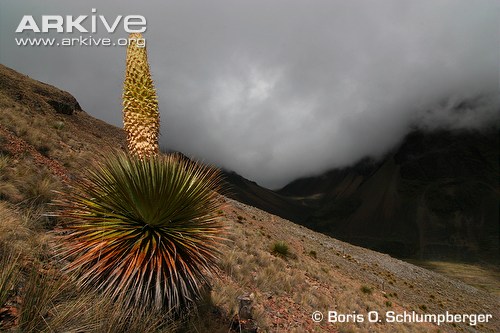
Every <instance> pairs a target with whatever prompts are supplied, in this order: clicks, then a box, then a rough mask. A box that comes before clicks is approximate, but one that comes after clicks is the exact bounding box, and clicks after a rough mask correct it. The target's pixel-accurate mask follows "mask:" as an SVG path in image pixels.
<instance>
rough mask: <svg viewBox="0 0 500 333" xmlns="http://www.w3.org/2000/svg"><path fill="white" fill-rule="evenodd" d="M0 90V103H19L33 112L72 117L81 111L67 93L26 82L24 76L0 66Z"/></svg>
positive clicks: (48, 86) (45, 85)
mask: <svg viewBox="0 0 500 333" xmlns="http://www.w3.org/2000/svg"><path fill="white" fill-rule="evenodd" d="M0 88H1V89H0V90H1V93H2V94H3V95H4V96H3V97H4V98H2V101H1V103H2V104H4V106H7V107H8V106H9V105H8V102H9V101H8V100H9V99H10V102H11V103H13V104H14V103H19V104H21V105H23V106H26V107H28V108H29V109H30V110H32V111H34V112H42V113H47V112H56V113H61V114H66V115H72V114H74V113H75V112H78V111H81V110H82V108H81V107H80V104H78V101H77V100H76V99H75V98H74V97H73V96H72V95H71V94H70V93H68V92H66V91H63V90H60V89H57V88H55V87H53V86H51V85H48V84H45V83H42V82H39V81H35V80H26V75H23V74H20V73H18V72H16V71H15V70H13V69H10V68H8V67H5V66H4V65H1V64H0Z"/></svg>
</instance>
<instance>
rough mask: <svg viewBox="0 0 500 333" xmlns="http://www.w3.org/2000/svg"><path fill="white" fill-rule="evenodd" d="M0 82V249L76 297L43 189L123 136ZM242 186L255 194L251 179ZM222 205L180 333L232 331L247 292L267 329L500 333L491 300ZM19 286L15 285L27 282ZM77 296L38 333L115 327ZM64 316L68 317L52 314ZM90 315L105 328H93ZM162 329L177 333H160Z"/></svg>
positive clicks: (56, 308)
mask: <svg viewBox="0 0 500 333" xmlns="http://www.w3.org/2000/svg"><path fill="white" fill-rule="evenodd" d="M2 76H4V77H5V76H8V77H9V79H8V80H6V79H3V80H2V79H0V82H2V85H1V86H0V96H1V98H0V129H1V131H0V176H1V177H0V231H1V232H0V243H1V244H0V245H2V246H4V245H5V244H9V246H10V247H13V248H15V249H16V250H17V249H19V250H21V254H22V261H21V262H22V263H23V265H25V267H23V269H24V271H28V272H29V269H32V268H31V267H32V263H33V262H34V261H36V260H41V261H42V262H43V270H42V271H40V272H38V273H39V274H42V275H45V276H47V275H48V278H49V279H48V281H50V284H48V285H46V288H47V289H50V286H52V285H54V286H55V289H57V288H58V286H61V284H64V285H66V286H67V285H69V287H70V288H73V285H72V284H71V282H70V281H68V280H66V279H64V277H63V276H61V275H60V273H58V272H59V271H58V269H57V268H58V267H59V266H60V263H59V262H58V261H57V258H56V257H53V256H52V254H53V252H52V251H53V247H54V246H55V244H54V243H55V239H54V238H53V237H54V235H53V233H51V232H50V231H51V230H52V228H53V227H54V223H55V222H54V221H52V220H50V219H49V218H47V216H46V215H44V214H45V212H46V211H47V210H48V209H50V206H47V203H48V201H49V200H50V198H51V197H50V196H49V194H50V195H52V192H51V191H47V190H46V189H47V188H46V186H49V190H50V189H52V188H54V189H58V188H61V187H62V186H64V181H65V177H67V178H73V177H80V176H81V171H82V170H83V169H85V168H87V167H88V166H89V165H90V164H91V163H92V162H93V161H94V160H96V159H98V158H99V156H100V154H101V153H100V152H102V151H103V149H123V139H124V135H123V132H122V130H121V129H118V128H116V127H113V126H111V125H108V124H105V123H103V122H101V121H99V120H96V119H94V118H92V117H90V116H89V115H87V114H86V113H85V112H84V111H79V110H76V108H75V109H74V110H75V111H74V112H73V113H72V114H61V113H59V112H58V111H57V109H54V108H53V107H51V105H50V104H48V103H47V104H43V103H42V102H40V108H39V109H37V108H36V107H34V106H33V104H23V103H21V102H20V101H19V100H16V99H13V98H12V96H15V94H16V89H19V92H18V93H19V94H22V95H23V96H26V97H24V98H25V99H27V100H30V101H31V100H36V99H37V98H42V97H39V96H38V95H39V93H35V92H33V90H32V88H33V87H34V86H38V85H39V84H40V83H38V82H36V81H34V80H31V79H29V78H27V77H26V76H23V75H21V74H19V73H16V72H14V71H12V70H9V69H7V68H5V67H0V77H2ZM15 80H19V81H20V83H22V86H21V88H16V89H14V88H12V87H9V84H10V82H15ZM42 86H43V85H42ZM6 87H7V89H6ZM47 87H49V88H50V90H51V91H48V90H46V91H45V92H46V94H47V95H44V96H46V97H47V98H50V99H51V100H55V99H56V98H58V96H67V93H64V92H62V91H60V90H58V89H56V88H54V87H50V86H47ZM12 92H14V95H13V94H12ZM72 105H73V106H74V105H76V104H72ZM117 112H118V111H117ZM2 163H3V164H2ZM55 165H57V167H54V166H55ZM389 167H392V166H389ZM381 168H382V167H379V169H381ZM377 170H378V169H377ZM354 183H356V182H354ZM26 184H27V185H28V186H25V185H26ZM244 184H247V185H248V186H249V187H251V186H253V185H252V183H251V182H248V183H246V182H245V183H244ZM9 185H12V186H13V188H14V189H12V186H10V187H9ZM9 188H10V189H9ZM7 189H9V191H7ZM33 189H36V190H37V191H33ZM14 190H15V191H17V192H15V191H14ZM2 191H4V192H2ZM245 191H247V192H245V193H246V194H245V195H247V196H249V194H248V193H253V195H254V196H255V197H256V198H257V199H259V200H260V198H259V197H260V195H261V194H262V193H263V192H259V191H257V192H248V191H249V190H248V189H246V190H245ZM252 191H253V190H252ZM42 194H45V196H46V197H45V198H44V197H43V195H42ZM262 195H263V196H264V197H265V196H266V195H269V196H270V197H272V196H273V194H262ZM42 198H43V199H44V200H43V201H41V199H42ZM277 198H281V197H277ZM221 200H222V201H223V202H224V208H223V210H222V211H221V212H220V214H221V219H222V220H223V221H224V223H225V224H226V225H227V227H228V232H229V234H228V237H229V240H228V242H227V247H225V248H224V249H222V252H223V254H222V256H221V258H220V272H219V274H218V275H216V276H211V277H210V280H211V282H212V290H211V291H210V293H209V295H208V296H207V298H206V299H205V300H204V301H205V303H204V306H202V307H201V308H200V310H199V311H200V312H199V314H198V315H196V314H194V315H192V316H191V317H190V318H189V320H187V321H186V322H185V323H184V324H183V325H184V326H183V327H182V328H181V330H180V331H179V332H231V331H232V332H236V331H234V330H231V327H232V325H233V323H234V321H233V319H234V318H235V308H237V299H236V298H237V296H239V295H241V294H243V293H249V294H252V296H253V304H254V318H255V320H256V322H257V323H258V325H259V327H260V331H263V332H300V333H302V332H349V331H350V332H368V331H369V332H443V331H444V332H466V331H470V330H471V329H477V330H479V331H481V332H498V331H500V322H499V320H498V318H499V316H500V312H499V309H500V302H499V298H498V297H497V296H494V295H491V294H490V293H487V292H485V291H482V290H479V289H476V288H473V287H471V286H469V285H466V284H464V283H462V282H458V281H455V280H451V279H449V278H446V277H444V276H442V275H440V274H436V273H433V272H430V271H428V270H425V269H422V268H418V267H416V266H413V265H411V264H408V263H405V262H402V261H400V260H397V259H394V258H391V257H390V256H388V255H384V254H381V253H377V252H374V251H371V250H367V249H364V248H360V247H357V246H353V245H350V244H348V243H344V242H342V241H338V240H336V239H334V238H331V237H328V236H326V235H324V234H320V233H317V232H314V231H311V230H309V229H307V228H305V227H302V226H300V225H297V224H294V223H292V222H290V221H287V220H284V219H282V218H279V217H277V216H275V215H271V214H269V213H266V212H264V211H262V210H259V209H257V208H254V207H251V206H247V205H245V204H242V203H239V202H237V201H234V200H232V199H228V198H226V197H221ZM272 200H281V199H276V197H275V199H272ZM285 202H286V201H285ZM283 205H284V203H283ZM42 223H43V224H42ZM278 242H282V243H284V244H286V245H287V246H288V251H287V252H286V253H284V254H282V255H276V254H275V253H274V254H273V248H274V247H275V245H276V244H277V243H278ZM0 249H3V247H0ZM30 249H31V250H30ZM0 253H1V251H0ZM23 281H24V283H23V284H21V285H25V284H26V281H27V280H23ZM51 290H52V289H51ZM37 291H39V292H42V291H44V288H35V290H34V292H37ZM79 292H80V291H78V290H76V288H73V289H71V290H70V292H69V293H68V294H69V296H68V295H67V294H64V295H58V296H57V297H54V298H52V299H50V302H47V303H43V305H44V306H45V307H46V308H43V309H42V310H43V312H40V313H43V315H44V316H43V317H41V320H40V322H41V325H46V326H43V327H44V328H45V329H46V330H48V331H61V332H63V331H92V332H102V331H103V330H102V329H100V328H99V327H101V326H99V325H101V324H102V325H104V324H106V323H107V322H109V321H110V320H111V319H113V318H110V317H106V315H105V314H106V312H105V308H101V307H100V304H101V303H98V305H97V306H96V303H93V301H92V300H93V299H92V298H91V299H90V300H91V301H86V297H88V295H82V297H81V299H80V298H78V296H79ZM13 295H14V296H15V297H14V296H13V297H11V299H10V300H9V302H8V303H7V305H6V307H5V308H1V307H2V306H3V305H2V304H0V324H1V325H3V324H5V323H6V322H7V321H8V322H10V323H11V325H14V327H13V328H12V331H18V330H17V328H16V327H15V323H16V322H18V321H19V309H22V308H23V306H26V305H27V304H28V302H23V300H24V297H25V296H26V290H25V289H23V288H22V287H21V288H19V289H16V290H15V293H13ZM65 309H66V310H65ZM68 309H69V310H68ZM42 310H39V311H42ZM313 311H321V312H322V313H323V314H325V315H326V314H327V311H337V312H338V313H343V314H353V313H356V314H360V315H361V316H363V317H364V318H367V315H368V312H369V311H377V313H379V314H380V315H381V318H384V317H385V315H386V312H387V311H394V312H396V313H398V314H402V313H404V311H408V312H410V313H411V312H412V311H415V312H416V313H419V314H424V313H427V314H439V313H445V312H446V311H449V312H452V313H459V314H462V313H464V314H465V313H471V314H479V313H483V314H492V315H493V316H494V317H493V318H494V319H492V320H490V321H489V322H487V323H480V324H477V325H475V326H470V325H469V324H468V323H445V324H441V325H440V326H437V325H436V324H433V323H387V322H385V321H384V320H382V321H381V322H380V323H370V322H368V321H367V320H366V319H365V320H364V321H363V322H361V321H356V322H354V321H352V320H351V321H350V322H344V323H340V322H335V323H328V322H326V320H324V321H323V322H322V323H315V322H313V321H312V319H311V315H312V313H313ZM96 313H97V314H96ZM111 313H113V312H111ZM68 314H69V315H68ZM71 314H73V315H71ZM103 314H104V315H103ZM64 315H68V316H69V317H66V318H65V317H58V316H64ZM93 316H95V317H93ZM61 318H63V319H64V318H65V320H61ZM68 318H71V320H69V319H68ZM88 318H91V319H94V321H91V324H92V325H91V326H87V328H89V327H90V328H93V329H88V330H81V329H80V330H76V329H75V328H74V327H73V326H71V325H73V324H74V325H76V324H79V323H80V322H79V320H80V321H82V322H81V323H85V320H86V319H88ZM95 318H97V319H98V320H100V321H102V322H101V323H99V322H95ZM42 319H43V320H42ZM58 319H59V320H58ZM81 323H80V325H82V324H81ZM128 324H131V323H128ZM54 325H60V326H54ZM67 325H70V326H67ZM77 327H79V326H77ZM2 329H3V328H2ZM109 329H111V331H116V327H111V328H109V326H108V331H109ZM182 329H183V330H182ZM145 331H146V329H145ZM162 332H173V331H172V330H167V328H165V330H162Z"/></svg>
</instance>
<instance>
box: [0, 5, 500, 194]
mask: <svg viewBox="0 0 500 333" xmlns="http://www.w3.org/2000/svg"><path fill="white" fill-rule="evenodd" d="M91 8H97V9H98V12H97V14H102V15H105V16H106V17H110V18H114V17H116V15H119V14H122V15H129V14H140V15H143V16H145V17H146V18H147V22H148V23H147V32H146V33H145V37H146V38H147V43H148V51H149V60H150V64H151V68H152V72H153V78H154V79H155V84H156V88H157V91H158V95H159V101H160V109H161V119H162V129H161V131H162V136H161V139H160V140H161V145H162V147H163V148H164V149H169V150H178V151H182V152H183V153H185V154H187V155H190V156H194V157H196V158H198V159H200V160H203V161H206V162H210V163H214V164H216V165H218V166H220V167H223V168H225V169H229V170H234V171H236V172H238V173H240V174H241V175H243V176H245V177H247V178H249V179H252V180H255V181H257V182H258V183H260V184H262V185H264V186H268V187H279V186H282V185H284V184H285V183H286V182H288V181H291V180H293V179H294V178H297V177H301V176H306V175H312V174H316V173H320V172H323V171H326V170H328V169H331V168H334V167H342V166H346V165H349V164H350V163H354V162H356V161H357V160H359V159H360V158H362V157H364V156H373V157H377V156H380V155H381V154H383V153H384V152H386V151H387V150H388V149H390V148H391V147H393V146H394V145H395V144H397V143H398V142H399V141H400V140H401V139H402V137H403V136H404V135H405V134H406V133H407V132H408V131H409V129H410V128H411V127H415V126H420V127H423V128H436V127H444V128H475V129H476V128H481V127H483V126H486V125H491V124H492V123H497V124H498V121H499V113H500V112H499V110H500V101H499V97H498V93H499V77H500V75H499V57H500V55H499V50H500V38H498V36H499V35H500V28H499V24H498V22H500V5H499V4H498V2H497V1H494V0H491V1H488V0H482V1H467V0H465V1H459V0H438V1H436V0H428V1H401V0H393V1H386V0H380V1H358V0H349V1H347V0H342V1H332V0H328V1H327V0H324V1H319V0H314V1H306V0H302V1H290V0H287V1H285V0H275V1H268V0H266V1H264V0H258V1H230V0H226V1H220V0H216V1H201V0H199V1H148V2H145V3H141V4H138V3H137V1H121V2H120V3H119V6H118V3H114V4H112V3H111V2H110V1H108V2H102V1H87V2H85V3H82V2H74V3H73V2H71V3H70V2H68V1H44V2H43V5H42V4H41V3H40V2H39V1H17V2H12V3H10V4H5V3H2V4H0V9H1V14H0V26H1V30H0V42H1V44H0V61H1V62H2V63H4V64H5V65H7V66H10V67H13V68H14V69H16V70H18V71H21V72H23V73H25V74H28V75H30V76H32V77H34V78H36V79H39V80H42V81H45V82H48V83H51V84H55V85H57V86H59V87H61V88H63V89H65V90H68V91H70V92H71V93H73V94H74V95H75V96H76V97H77V99H78V100H79V101H80V104H81V105H82V106H83V108H84V109H85V110H86V111H87V112H88V113H90V114H92V115H94V116H96V117H98V118H100V119H103V120H105V121H108V122H110V123H112V124H115V125H118V126H121V111H120V110H121V106H120V97H121V88H122V80H123V73H124V59H125V50H124V48H121V47H108V48H106V47H72V48H41V47H38V48H35V47H24V48H22V47H17V46H16V45H15V42H14V37H16V34H15V33H14V31H15V29H16V27H17V25H18V23H19V21H20V19H21V17H22V15H27V14H32V15H41V14H60V15H91V14H92V13H91ZM122 35H123V36H125V35H124V34H122ZM122 35H120V34H119V33H117V34H116V36H114V37H120V36H122ZM99 36H105V34H103V33H102V32H101V33H100V34H99ZM464 100H473V101H476V102H474V103H469V104H467V103H465V104H464V103H463V101H464ZM464 105H465V106H464ZM457 108H458V111H457Z"/></svg>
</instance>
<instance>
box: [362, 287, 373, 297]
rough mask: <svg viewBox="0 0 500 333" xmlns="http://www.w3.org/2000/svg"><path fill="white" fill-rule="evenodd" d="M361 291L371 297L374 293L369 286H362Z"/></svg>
mask: <svg viewBox="0 0 500 333" xmlns="http://www.w3.org/2000/svg"><path fill="white" fill-rule="evenodd" d="M360 289H361V292H363V293H364V294H368V295H370V294H371V293H372V292H373V288H371V287H368V286H361V288H360Z"/></svg>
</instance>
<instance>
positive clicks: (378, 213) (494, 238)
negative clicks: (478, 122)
mask: <svg viewBox="0 0 500 333" xmlns="http://www.w3.org/2000/svg"><path fill="white" fill-rule="evenodd" d="M498 134H499V132H498V130H497V129H496V128H491V129H489V130H484V131H483V132H472V131H461V132H450V131H434V132H423V131H414V132H412V133H410V134H409V135H408V136H407V137H406V138H405V139H404V140H403V142H402V144H401V145H400V146H399V147H397V148H395V149H394V150H393V151H392V152H391V153H389V154H388V155H387V156H386V157H385V158H384V159H383V160H382V161H379V162H370V161H368V160H364V161H362V162H360V163H358V164H357V165H355V166H353V167H349V168H345V169H342V170H333V171H330V172H328V173H326V174H324V175H321V176H318V177H311V178H307V179H301V180H297V181H295V182H292V183H291V184H289V185H288V186H286V187H285V188H283V189H282V190H281V191H280V194H282V195H289V196H301V197H304V196H311V195H317V196H319V197H320V199H319V200H317V201H316V202H313V203H312V204H313V205H315V207H317V209H316V210H315V211H314V212H313V213H312V214H310V215H309V216H308V217H307V219H306V221H304V222H303V223H304V225H306V226H308V227H311V228H313V229H315V230H318V231H321V232H325V233H328V234H331V235H335V236H336V237H339V238H341V239H344V240H347V241H349V242H353V243H356V244H358V245H362V246H365V247H370V248H372V249H376V250H379V251H382V252H385V253H390V254H394V255H399V256H403V257H420V258H438V259H440V258H448V259H450V258H451V259H455V260H464V259H472V260H477V259H489V260H491V261H495V259H496V258H498V253H499V251H500V247H499V237H498V235H499V234H500V230H499V224H498V221H499V202H500V189H499V187H498V175H499V171H500V169H499V164H498V162H499V149H498V147H499V146H500V145H499V143H500V142H499V135H498Z"/></svg>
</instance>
